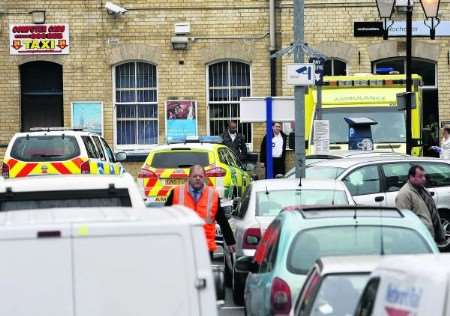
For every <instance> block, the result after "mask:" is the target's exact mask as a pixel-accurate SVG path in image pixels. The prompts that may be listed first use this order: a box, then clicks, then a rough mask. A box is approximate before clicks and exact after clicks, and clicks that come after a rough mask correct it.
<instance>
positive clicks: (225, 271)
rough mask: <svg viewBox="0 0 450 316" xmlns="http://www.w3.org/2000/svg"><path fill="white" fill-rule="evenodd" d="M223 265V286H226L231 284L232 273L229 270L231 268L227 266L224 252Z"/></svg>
mask: <svg viewBox="0 0 450 316" xmlns="http://www.w3.org/2000/svg"><path fill="white" fill-rule="evenodd" d="M223 265H224V269H223V278H224V282H225V286H226V287H231V286H232V285H233V284H232V283H233V280H232V279H233V273H232V272H231V269H230V268H229V267H228V264H227V258H226V254H224V255H223Z"/></svg>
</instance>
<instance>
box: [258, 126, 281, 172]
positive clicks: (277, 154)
mask: <svg viewBox="0 0 450 316" xmlns="http://www.w3.org/2000/svg"><path fill="white" fill-rule="evenodd" d="M266 137H267V135H266V136H264V138H263V140H262V143H261V150H260V153H259V157H260V159H259V160H260V161H261V163H263V164H264V165H265V166H267V161H266ZM286 145H287V136H286V134H284V133H283V131H282V130H281V123H280V122H275V123H273V124H272V166H273V167H272V168H273V175H272V176H277V175H284V174H285V173H286ZM267 177H268V175H267V169H266V178H267Z"/></svg>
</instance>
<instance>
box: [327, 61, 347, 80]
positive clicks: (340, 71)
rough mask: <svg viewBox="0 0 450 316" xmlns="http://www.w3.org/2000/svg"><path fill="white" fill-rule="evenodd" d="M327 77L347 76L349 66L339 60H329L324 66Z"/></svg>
mask: <svg viewBox="0 0 450 316" xmlns="http://www.w3.org/2000/svg"><path fill="white" fill-rule="evenodd" d="M324 75H325V76H345V75H347V64H346V63H345V62H344V61H342V60H340V59H337V58H329V59H327V60H326V61H325V65H324Z"/></svg>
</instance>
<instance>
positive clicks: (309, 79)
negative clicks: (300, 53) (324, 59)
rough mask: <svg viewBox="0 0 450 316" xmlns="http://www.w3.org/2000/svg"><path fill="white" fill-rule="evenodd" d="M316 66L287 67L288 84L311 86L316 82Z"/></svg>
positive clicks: (293, 65)
mask: <svg viewBox="0 0 450 316" xmlns="http://www.w3.org/2000/svg"><path fill="white" fill-rule="evenodd" d="M315 73H316V69H315V65H314V64H288V65H286V83H287V84H290V85H294V86H310V85H314V84H315V82H316V77H315V76H316V74H315Z"/></svg>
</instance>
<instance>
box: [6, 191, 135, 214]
mask: <svg viewBox="0 0 450 316" xmlns="http://www.w3.org/2000/svg"><path fill="white" fill-rule="evenodd" d="M109 206H121V207H131V206H132V205H131V199H130V194H129V192H128V189H95V190H65V191H33V192H6V193H2V194H0V211H13V210H26V209H42V208H64V207H109Z"/></svg>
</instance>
